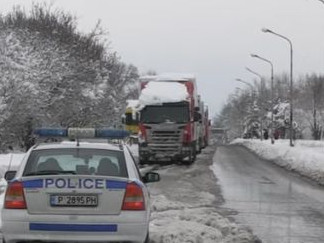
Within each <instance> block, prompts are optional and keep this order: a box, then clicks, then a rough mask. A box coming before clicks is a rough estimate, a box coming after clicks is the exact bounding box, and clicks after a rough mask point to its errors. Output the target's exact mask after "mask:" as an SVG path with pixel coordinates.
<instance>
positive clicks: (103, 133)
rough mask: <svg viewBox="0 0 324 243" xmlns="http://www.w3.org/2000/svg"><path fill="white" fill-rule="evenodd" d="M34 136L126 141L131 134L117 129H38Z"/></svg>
mask: <svg viewBox="0 0 324 243" xmlns="http://www.w3.org/2000/svg"><path fill="white" fill-rule="evenodd" d="M34 134H35V135H38V136H40V137H70V138H74V139H78V138H79V139H82V138H108V139H124V138H125V137H128V136H129V135H130V133H129V132H128V131H126V130H116V129H94V128H69V129H64V128H37V129H35V130H34Z"/></svg>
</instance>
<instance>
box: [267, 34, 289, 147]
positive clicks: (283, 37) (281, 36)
mask: <svg viewBox="0 0 324 243" xmlns="http://www.w3.org/2000/svg"><path fill="white" fill-rule="evenodd" d="M262 31H263V32H264V33H270V34H273V35H276V36H278V37H280V38H282V39H284V40H286V41H288V43H289V46H290V136H289V137H290V146H291V147H292V146H294V144H293V141H292V140H293V48H292V43H291V41H290V40H289V39H288V38H287V37H286V36H283V35H280V34H278V33H276V32H273V31H272V30H269V29H266V28H263V29H262Z"/></svg>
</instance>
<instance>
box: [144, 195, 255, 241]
mask: <svg viewBox="0 0 324 243" xmlns="http://www.w3.org/2000/svg"><path fill="white" fill-rule="evenodd" d="M201 196H202V198H200V197H198V198H197V199H203V200H202V201H203V204H205V203H206V202H207V201H209V203H212V201H213V200H214V196H213V195H211V194H207V193H205V194H204V195H201ZM152 199H153V203H152V215H151V223H150V238H151V241H150V242H152V243H162V242H177V243H180V242H195V243H202V242H203V243H214V242H222V243H233V242H240V243H244V242H253V236H252V234H250V233H249V232H247V231H246V230H245V229H242V228H239V227H238V226H237V225H236V224H235V223H232V222H230V221H229V220H228V219H227V218H224V217H223V216H221V215H220V214H219V213H217V212H216V211H215V209H214V208H212V207H204V206H203V205H200V206H199V205H189V204H184V203H181V202H177V201H170V200H168V199H167V198H166V197H165V196H164V195H155V196H152ZM198 201H199V200H198ZM198 204H199V203H198Z"/></svg>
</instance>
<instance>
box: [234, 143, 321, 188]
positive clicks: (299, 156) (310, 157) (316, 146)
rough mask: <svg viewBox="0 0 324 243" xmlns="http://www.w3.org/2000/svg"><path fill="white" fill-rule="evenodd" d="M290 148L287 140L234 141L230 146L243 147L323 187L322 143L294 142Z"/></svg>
mask: <svg viewBox="0 0 324 243" xmlns="http://www.w3.org/2000/svg"><path fill="white" fill-rule="evenodd" d="M294 143H295V144H294V146H293V147H290V143H289V140H284V139H283V140H275V143H274V144H271V142H270V140H263V141H261V140H254V139H235V140H234V141H233V142H232V144H239V145H243V146H245V147H247V148H249V149H250V150H252V151H254V152H255V153H256V154H258V155H259V156H260V157H262V158H264V159H266V160H269V161H272V162H274V163H276V164H277V165H279V166H282V167H284V168H286V169H287V170H291V171H294V172H297V173H298V174H300V175H302V176H305V177H307V178H309V179H312V180H314V181H316V182H317V183H318V184H320V185H324V141H312V140H296V141H295V142H294Z"/></svg>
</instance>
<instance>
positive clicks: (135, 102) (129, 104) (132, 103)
mask: <svg viewBox="0 0 324 243" xmlns="http://www.w3.org/2000/svg"><path fill="white" fill-rule="evenodd" d="M126 103H127V105H126V108H137V107H138V105H139V102H138V100H126Z"/></svg>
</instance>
